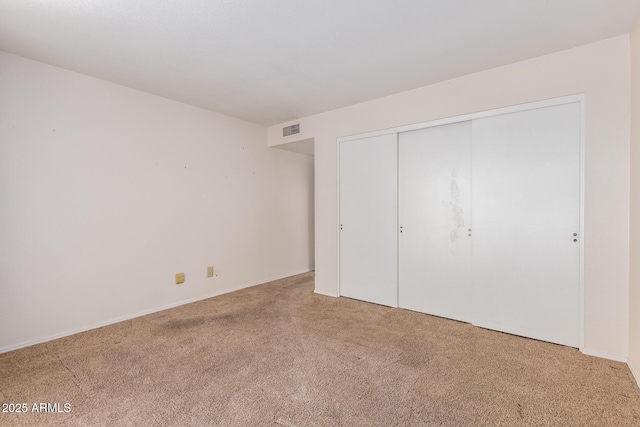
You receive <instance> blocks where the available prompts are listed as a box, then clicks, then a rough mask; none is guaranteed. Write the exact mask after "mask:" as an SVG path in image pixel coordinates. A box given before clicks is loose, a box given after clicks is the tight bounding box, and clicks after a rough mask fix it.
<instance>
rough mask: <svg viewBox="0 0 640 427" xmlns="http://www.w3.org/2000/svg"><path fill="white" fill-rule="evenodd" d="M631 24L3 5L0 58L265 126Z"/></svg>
mask: <svg viewBox="0 0 640 427" xmlns="http://www.w3.org/2000/svg"><path fill="white" fill-rule="evenodd" d="M639 11H640V1H638V0H557V1H553V2H551V1H549V2H541V1H539V0H519V1H513V0H483V1H477V0H456V1H450V0H423V1H418V0H395V1H390V0H366V1H365V0H362V1H344V0H322V1H317V0H313V1H311V0H269V1H263V0H211V1H205V0H182V1H176V2H172V1H166V0H165V1H157V0H138V1H130V0H110V1H104V0H31V1H23V0H7V1H3V2H0V50H3V51H6V52H9V53H14V54H17V55H21V56H24V57H27V58H31V59H35V60H38V61H42V62H45V63H48V64H52V65H55V66H59V67H62V68H66V69H69V70H73V71H77V72H80V73H83V74H87V75H90V76H94V77H98V78H101V79H104V80H107V81H111V82H114V83H118V84H122V85H125V86H129V87H132V88H136V89H139V90H142V91H146V92H149V93H153V94H157V95H160V96H163V97H166V98H170V99H174V100H177V101H182V102H185V103H188V104H192V105H195V106H199V107H203V108H206V109H209V110H213V111H217V112H219V113H223V114H227V115H230V116H233V117H237V118H241V119H244V120H248V121H251V122H254V123H259V124H263V125H271V124H275V123H281V122H285V121H289V120H294V119H296V118H300V117H304V116H308V115H312V114H315V113H320V112H323V111H328V110H331V109H335V108H340V107H344V106H348V105H351V104H355V103H359V102H364V101H368V100H371V99H375V98H379V97H383V96H386V95H391V94H394V93H398V92H402V91H406V90H410V89H414V88H417V87H421V86H425V85H429V84H433V83H436V82H441V81H445V80H448V79H452V78H455V77H458V76H461V75H465V74H469V73H474V72H478V71H482V70H486V69H489V68H494V67H497V66H501V65H505V64H509V63H513V62H517V61H521V60H525V59H528V58H532V57H536V56H540V55H544V54H548V53H552V52H556V51H560V50H564V49H569V48H572V47H576V46H580V45H583V44H587V43H591V42H595V41H598V40H603V39H606V38H610V37H615V36H619V35H623V34H626V33H628V32H629V31H630V30H631V28H632V25H633V22H634V21H635V18H636V16H637V15H638V12H639ZM558 66H562V64H558Z"/></svg>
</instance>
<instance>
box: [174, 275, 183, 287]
mask: <svg viewBox="0 0 640 427" xmlns="http://www.w3.org/2000/svg"><path fill="white" fill-rule="evenodd" d="M181 283H184V273H176V285H179V284H181Z"/></svg>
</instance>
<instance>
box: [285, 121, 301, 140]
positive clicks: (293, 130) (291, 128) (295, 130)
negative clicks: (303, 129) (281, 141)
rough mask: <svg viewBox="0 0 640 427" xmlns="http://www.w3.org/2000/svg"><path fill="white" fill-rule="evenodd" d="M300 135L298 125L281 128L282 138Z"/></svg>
mask: <svg viewBox="0 0 640 427" xmlns="http://www.w3.org/2000/svg"><path fill="white" fill-rule="evenodd" d="M297 133H300V123H296V124H295V125H291V126H287V127H283V128H282V136H283V137H284V136H291V135H295V134H297Z"/></svg>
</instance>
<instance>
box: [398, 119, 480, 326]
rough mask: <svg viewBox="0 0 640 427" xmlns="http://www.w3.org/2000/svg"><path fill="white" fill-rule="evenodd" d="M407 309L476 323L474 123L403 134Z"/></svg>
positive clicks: (402, 257) (402, 269) (403, 295)
mask: <svg viewBox="0 0 640 427" xmlns="http://www.w3.org/2000/svg"><path fill="white" fill-rule="evenodd" d="M398 144H399V148H398V150H399V183H400V185H399V215H400V219H399V225H400V226H401V227H402V232H401V234H400V240H399V242H400V243H399V246H400V247H399V291H398V298H399V300H398V303H399V306H400V307H402V308H407V309H410V310H415V311H420V312H423V313H429V314H434V315H437V316H442V317H447V318H450V319H456V320H461V321H468V322H470V321H471V237H469V236H468V234H469V232H468V229H469V228H471V122H468V121H467V122H460V123H454V124H450V125H444V126H436V127H431V128H426V129H420V130H415V131H411V132H404V133H400V134H399V142H398Z"/></svg>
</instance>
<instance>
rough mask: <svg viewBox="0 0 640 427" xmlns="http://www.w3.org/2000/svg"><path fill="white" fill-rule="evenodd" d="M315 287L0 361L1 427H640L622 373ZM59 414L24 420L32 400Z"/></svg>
mask: <svg viewBox="0 0 640 427" xmlns="http://www.w3.org/2000/svg"><path fill="white" fill-rule="evenodd" d="M312 291H313V273H307V274H303V275H298V276H294V277H291V278H288V279H284V280H279V281H275V282H271V283H268V284H264V285H260V286H256V287H253V288H249V289H245V290H242V291H238V292H233V293H230V294H227V295H223V296H220V297H216V298H211V299H208V300H204V301H200V302H197V303H193V304H189V305H185V306H181V307H178V308H174V309H171V310H166V311H162V312H158V313H154V314H151V315H148V316H144V317H140V318H137V319H133V320H129V321H125V322H122V323H118V324H115V325H111V326H107V327H104V328H100V329H95V330H92V331H88V332H85V333H81V334H77V335H74V336H70V337H66V338H62V339H58V340H55V341H51V342H48V343H44V344H40V345H36V346H32V347H29V348H25V349H21V350H17V351H13V352H10V353H5V354H1V355H0V402H3V403H27V404H28V406H29V411H28V412H27V413H0V425H2V426H12V425H25V426H39V425H77V426H94V425H95V426H118V425H122V426H276V427H277V426H285V427H291V426H300V427H301V426H485V425H490V426H640V392H639V390H638V387H637V385H636V384H635V382H634V380H633V379H632V376H631V373H630V371H629V369H628V367H627V366H626V365H625V364H623V363H617V362H612V361H609V360H605V359H599V358H595V357H590V356H585V355H583V354H581V353H580V352H579V351H577V350H576V349H573V348H568V347H563V346H558V345H553V344H548V343H544V342H540V341H535V340H530V339H526V338H520V337H516V336H511V335H507V334H502V333H499V332H494V331H489V330H484V329H480V328H476V327H473V326H471V325H468V324H464V323H460V322H455V321H451V320H446V319H442V318H438V317H433V316H428V315H424V314H420V313H414V312H410V311H406V310H401V309H392V308H386V307H381V306H377V305H374V304H368V303H364V302H360V301H354V300H350V299H346V298H338V299H336V298H330V297H325V296H322V295H316V294H313V293H312ZM41 402H42V403H59V409H60V410H61V411H62V410H64V404H65V403H70V405H71V408H70V409H71V412H68V413H65V412H56V413H37V412H31V410H32V405H33V404H34V403H41Z"/></svg>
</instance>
